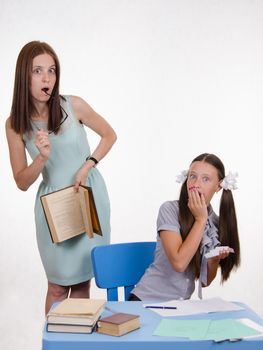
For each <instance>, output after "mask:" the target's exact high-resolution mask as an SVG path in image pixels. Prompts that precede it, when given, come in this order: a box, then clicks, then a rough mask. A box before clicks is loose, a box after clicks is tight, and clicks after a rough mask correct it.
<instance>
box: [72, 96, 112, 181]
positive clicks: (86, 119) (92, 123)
mask: <svg viewBox="0 0 263 350" xmlns="http://www.w3.org/2000/svg"><path fill="white" fill-rule="evenodd" d="M70 100H71V103H72V106H73V109H74V112H75V114H76V117H77V118H78V120H79V121H81V122H82V123H83V124H84V125H86V126H87V127H89V128H90V129H92V130H93V131H94V132H96V133H97V134H98V135H99V136H100V137H101V139H100V142H99V144H98V145H97V147H96V148H95V150H94V152H92V157H94V158H95V159H97V160H98V161H100V160H101V159H102V158H103V157H105V155H106V154H107V153H108V152H109V150H110V149H111V147H112V145H113V144H114V142H115V141H116V139H117V136H116V133H115V131H114V130H113V129H112V127H111V126H110V125H109V123H108V122H107V121H106V120H105V119H104V118H102V116H100V115H99V114H98V113H96V112H95V111H94V110H93V109H92V108H91V107H90V105H89V104H88V103H87V102H85V101H84V100H83V99H81V98H80V97H77V96H71V97H70ZM93 166H94V162H93V161H92V160H88V161H87V162H86V163H85V164H84V165H83V167H82V168H81V169H80V171H79V172H78V174H77V175H76V184H75V185H76V187H77V186H78V185H79V184H81V183H84V182H85V181H86V178H87V175H88V171H89V170H90V169H91V168H92V167H93Z"/></svg>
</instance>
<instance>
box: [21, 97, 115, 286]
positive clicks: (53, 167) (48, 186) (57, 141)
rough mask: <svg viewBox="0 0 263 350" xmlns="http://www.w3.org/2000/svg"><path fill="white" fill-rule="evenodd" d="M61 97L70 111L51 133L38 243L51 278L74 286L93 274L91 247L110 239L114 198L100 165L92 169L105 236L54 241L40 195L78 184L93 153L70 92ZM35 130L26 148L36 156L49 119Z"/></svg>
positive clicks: (37, 212) (37, 206)
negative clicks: (38, 140)
mask: <svg viewBox="0 0 263 350" xmlns="http://www.w3.org/2000/svg"><path fill="white" fill-rule="evenodd" d="M64 98H65V100H63V99H61V105H62V107H63V108H64V110H65V111H66V113H67V114H68V117H67V118H66V120H65V121H64V122H63V123H62V124H61V129H60V131H59V133H58V134H57V135H55V134H54V133H51V134H50V135H49V140H50V143H51V154H50V157H49V159H48V161H47V162H46V165H45V167H44V169H43V172H42V176H43V181H42V182H41V183H40V186H39V189H38V192H37V195H36V201H35V223H36V235H37V244H38V249H39V252H40V256H41V260H42V263H43V266H44V269H45V272H46V275H47V279H48V281H50V282H53V283H56V284H59V285H62V286H70V285H74V284H78V283H81V282H84V281H87V280H89V279H91V278H92V277H93V271H92V264H91V256H90V253H91V250H92V248H93V247H95V246H97V245H103V244H109V242H110V202H109V197H108V193H107V189H106V186H105V182H104V180H103V178H102V176H101V174H100V173H99V171H98V169H97V168H92V169H91V170H90V171H89V174H88V179H87V182H86V185H87V186H91V187H92V190H93V195H94V200H95V204H96V208H97V211H98V216H99V220H100V224H101V229H102V234H103V236H102V237H101V236H99V235H96V234H94V238H92V239H90V238H89V237H88V236H87V235H86V233H83V234H81V235H79V236H77V237H74V238H71V239H68V240H66V241H64V242H61V243H52V240H51V237H50V233H49V229H48V226H47V222H46V219H45V216H44V212H43V209H42V205H41V202H40V196H42V195H43V194H46V193H49V192H52V191H56V190H59V189H61V188H63V187H66V186H70V185H72V184H74V181H75V175H76V173H77V171H78V169H80V168H81V167H82V165H83V164H84V163H85V160H86V158H87V156H89V155H90V148H89V144H88V140H87V135H86V132H85V129H84V126H83V125H82V124H81V123H80V122H79V121H78V119H77V118H76V116H75V114H74V111H73V108H72V106H71V103H70V99H69V97H68V96H64ZM32 127H33V129H34V130H33V133H30V134H25V135H24V136H23V139H24V142H25V145H26V149H27V151H28V153H29V154H30V156H31V158H32V159H34V158H35V157H36V156H37V155H38V154H39V151H38V149H37V147H36V146H35V135H36V131H37V130H38V128H43V129H45V130H46V129H47V124H46V122H35V121H34V124H32Z"/></svg>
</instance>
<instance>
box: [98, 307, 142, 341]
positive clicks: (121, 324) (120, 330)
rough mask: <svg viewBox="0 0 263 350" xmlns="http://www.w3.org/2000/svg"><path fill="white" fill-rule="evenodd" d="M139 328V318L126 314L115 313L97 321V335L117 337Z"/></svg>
mask: <svg viewBox="0 0 263 350" xmlns="http://www.w3.org/2000/svg"><path fill="white" fill-rule="evenodd" d="M138 328H140V316H139V315H132V314H126V313H121V312H120V313H115V314H113V315H112V316H108V317H104V318H101V319H100V320H99V321H98V328H97V332H98V333H103V334H108V335H114V336H116V337H119V336H121V335H124V334H126V333H129V332H131V331H134V330H135V329H138Z"/></svg>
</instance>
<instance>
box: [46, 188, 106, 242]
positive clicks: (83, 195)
mask: <svg viewBox="0 0 263 350" xmlns="http://www.w3.org/2000/svg"><path fill="white" fill-rule="evenodd" d="M40 199H41V203H42V207H43V210H44V213H45V217H46V220H47V224H48V227H49V231H50V235H51V239H52V241H53V243H59V242H63V241H65V240H66V239H69V238H72V237H75V236H77V235H79V234H81V233H83V232H86V234H87V235H88V236H89V237H90V238H92V237H93V232H95V233H96V234H99V235H102V231H101V226H100V222H99V217H98V213H97V209H96V205H95V201H94V197H93V193H92V189H91V187H87V186H83V185H80V186H79V189H78V191H75V189H74V186H69V187H65V188H62V189H61V190H58V191H54V192H51V193H48V194H45V195H43V196H41V197H40Z"/></svg>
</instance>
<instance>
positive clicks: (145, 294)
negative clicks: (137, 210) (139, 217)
mask: <svg viewBox="0 0 263 350" xmlns="http://www.w3.org/2000/svg"><path fill="white" fill-rule="evenodd" d="M235 176H236V175H235V174H231V173H230V174H229V175H228V176H225V169H224V165H223V163H222V162H221V160H220V159H219V158H218V157H217V156H215V155H213V154H208V153H205V154H201V155H200V156H198V157H196V158H195V159H194V160H193V161H192V163H191V165H190V168H189V170H188V171H187V174H186V175H185V177H184V176H183V179H182V181H183V184H182V188H181V193H180V197H179V200H178V201H177V200H175V201H167V202H165V203H164V204H162V206H161V207H160V210H159V215H158V219H157V232H158V235H157V245H156V251H155V257H154V262H153V263H152V264H151V265H150V267H149V268H148V269H147V270H146V272H145V274H144V275H143V277H142V278H141V280H140V281H139V283H138V284H137V286H136V287H135V288H134V289H133V290H132V293H131V294H130V297H129V300H145V301H146V300H157V301H164V300H172V299H181V300H183V299H190V298H191V295H192V294H193V292H194V289H195V280H196V279H199V293H198V294H199V297H200V298H201V297H202V287H206V286H209V285H210V283H211V282H212V281H213V280H214V278H215V277H216V274H217V270H218V268H220V269H221V281H222V282H224V281H226V280H227V279H228V278H229V276H230V273H231V271H232V270H233V268H237V267H238V266H239V264H240V247H239V238H238V229H237V220H236V213H235V206H234V200H233V196H232V192H231V190H233V189H236V179H235ZM220 190H222V196H221V201H220V209H219V217H218V216H217V215H216V214H215V213H214V211H213V209H212V207H211V204H210V201H211V199H212V197H213V196H214V194H215V193H217V192H219V191H220ZM220 246H222V249H220V248H219V249H218V250H219V253H218V255H217V256H213V257H210V258H207V257H206V256H205V255H206V254H207V253H208V252H210V251H211V250H212V249H214V248H216V247H220ZM210 255H212V254H210Z"/></svg>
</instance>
